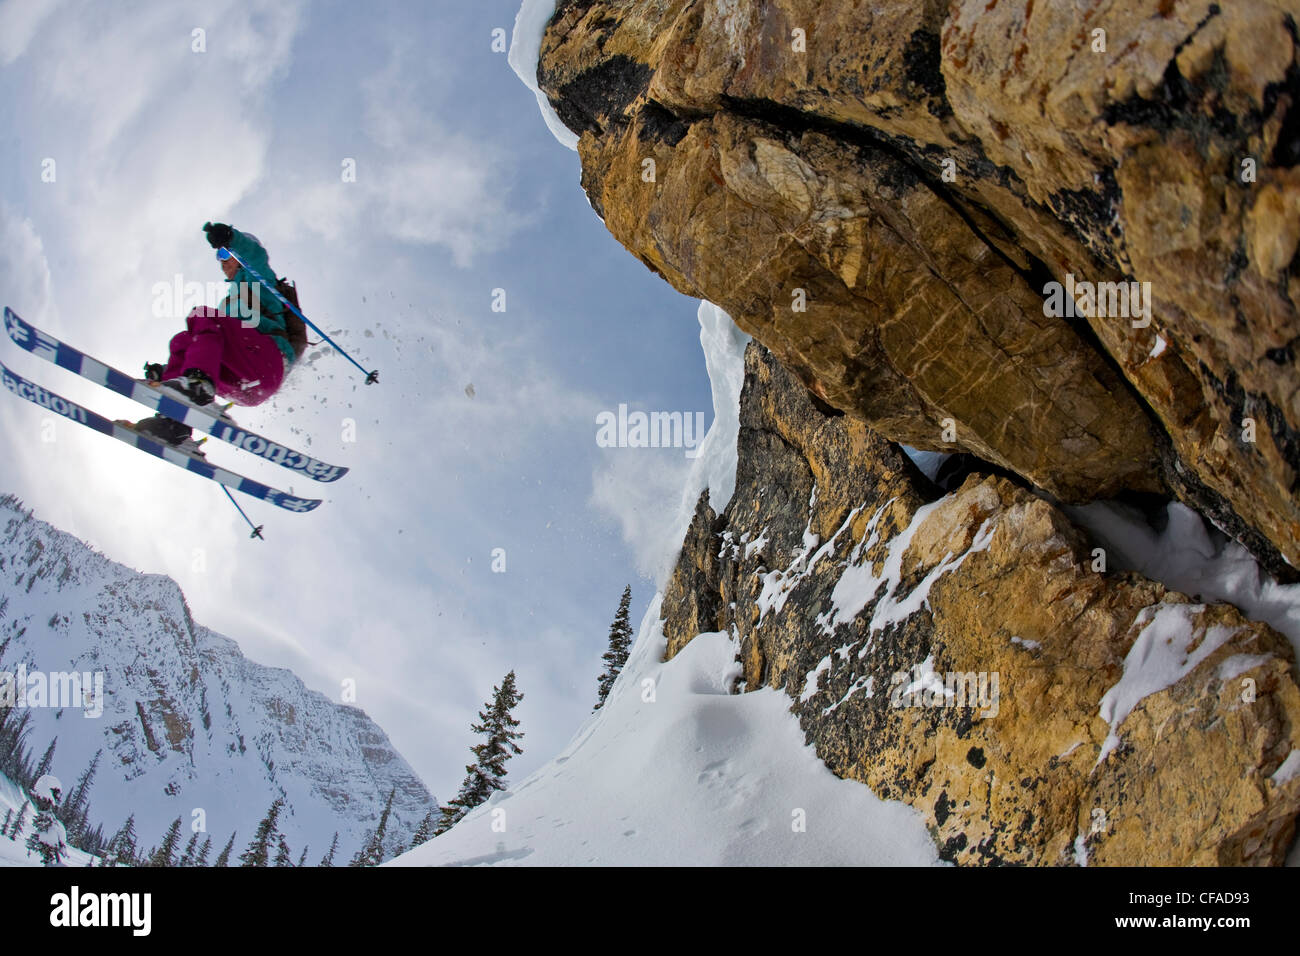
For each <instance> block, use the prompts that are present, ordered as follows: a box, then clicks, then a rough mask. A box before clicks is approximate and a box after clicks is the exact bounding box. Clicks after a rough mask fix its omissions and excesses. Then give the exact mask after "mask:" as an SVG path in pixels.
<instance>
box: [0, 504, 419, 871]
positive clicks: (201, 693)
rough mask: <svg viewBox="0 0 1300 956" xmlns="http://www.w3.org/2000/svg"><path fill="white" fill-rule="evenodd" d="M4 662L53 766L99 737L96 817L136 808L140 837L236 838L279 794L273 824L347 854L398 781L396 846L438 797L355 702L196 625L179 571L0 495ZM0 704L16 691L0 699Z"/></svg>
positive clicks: (144, 841)
mask: <svg viewBox="0 0 1300 956" xmlns="http://www.w3.org/2000/svg"><path fill="white" fill-rule="evenodd" d="M0 672H3V673H7V674H11V675H13V677H12V679H11V680H10V681H9V682H8V686H9V687H10V688H11V690H10V691H9V693H11V694H12V696H13V698H14V699H13V705H14V706H17V707H19V708H26V709H27V710H29V711H30V713H31V733H30V735H29V737H28V746H29V748H30V749H31V750H32V751H34V752H35V753H36V754H38V755H39V754H40V753H41V752H42V751H43V750H44V749H45V748H46V746H47V745H48V743H49V742H50V741H51V740H53V739H54V738H55V737H57V738H58V745H57V749H56V753H55V755H54V758H53V761H52V767H51V770H52V772H55V773H57V774H58V775H59V776H60V777H61V778H62V779H64V780H69V779H74V780H75V779H76V777H77V775H78V774H80V773H81V772H82V771H83V770H84V769H85V768H86V767H87V766H88V765H89V763H90V761H91V760H92V758H93V757H94V755H95V753H96V751H99V750H102V751H103V757H102V759H101V761H100V766H99V770H98V774H97V776H96V778H95V782H94V788H93V791H92V794H91V814H90V816H91V820H92V822H95V823H100V824H102V826H103V828H104V831H105V832H106V833H109V834H111V833H112V832H114V831H115V830H116V829H117V828H118V827H120V826H121V825H122V823H123V822H124V821H125V820H126V818H127V817H128V816H129V815H130V814H132V813H134V814H135V818H136V827H137V830H138V833H139V839H140V845H141V846H142V847H148V846H149V845H151V844H153V843H156V842H157V841H158V840H159V839H160V838H161V836H162V835H163V833H164V832H165V831H166V829H167V828H168V826H169V825H170V824H171V822H172V821H173V820H174V819H175V818H176V817H178V816H179V817H181V818H182V821H183V823H184V824H185V825H186V827H187V828H188V827H191V826H192V825H194V823H195V821H202V823H203V825H204V826H205V828H206V830H207V832H208V833H209V834H210V835H211V836H212V838H213V842H214V843H215V844H216V845H218V846H221V845H224V843H225V842H226V840H227V839H228V838H229V835H230V833H231V832H232V831H234V832H236V841H235V842H236V848H237V849H242V847H243V846H244V845H246V844H247V842H248V840H249V839H250V838H251V837H252V835H253V831H254V829H255V828H256V826H257V824H258V822H259V821H260V820H261V819H262V817H263V816H264V815H265V814H266V812H267V809H268V808H269V807H270V805H271V803H272V802H273V801H274V800H275V799H276V798H277V797H282V798H283V799H284V800H285V808H284V812H283V813H282V815H281V818H280V829H281V831H282V832H283V833H284V834H285V836H286V838H287V840H288V843H289V845H290V846H291V847H292V848H293V850H294V852H295V854H297V853H298V852H299V851H300V850H301V849H302V848H303V847H306V846H308V845H310V847H311V852H310V855H309V860H310V862H313V863H314V862H316V861H318V860H319V859H320V858H321V856H323V855H324V852H325V850H326V849H327V848H328V847H329V845H330V841H331V838H332V836H333V834H334V832H335V831H338V833H339V850H338V853H337V854H336V857H335V862H336V863H346V862H347V860H348V859H349V858H350V857H351V855H352V854H353V853H354V852H355V850H356V848H357V847H359V846H360V845H361V844H362V842H363V841H364V840H365V838H366V836H367V833H368V831H369V830H370V829H371V828H373V827H374V826H375V825H376V824H377V822H378V820H379V816H380V813H381V811H382V809H383V806H384V802H385V800H386V799H387V797H388V794H389V792H390V791H393V792H394V793H395V796H394V800H393V812H392V817H393V819H392V820H391V822H390V825H389V827H388V831H387V832H388V836H389V844H390V846H391V847H392V848H395V847H396V846H397V845H398V844H400V843H404V842H408V841H409V837H410V835H411V834H412V833H413V832H414V830H415V829H416V827H417V826H418V825H419V823H420V820H421V819H422V818H423V817H424V816H425V815H426V814H427V813H428V812H429V811H431V810H434V809H435V808H436V806H437V801H436V800H435V799H434V797H433V796H432V795H431V794H430V793H429V791H428V790H427V789H426V788H425V786H424V784H423V783H422V782H421V781H420V779H419V778H418V777H417V776H416V775H415V773H414V772H413V771H412V770H411V768H410V766H409V765H408V764H407V763H406V761H405V760H404V759H403V758H402V756H401V755H400V754H399V753H398V752H397V751H396V750H395V749H394V747H393V745H392V743H391V742H390V741H389V739H388V737H387V735H386V734H385V733H384V731H383V730H382V729H381V728H380V727H379V726H378V725H376V724H375V723H374V722H373V721H372V720H370V718H369V717H367V716H366V714H365V713H364V712H363V711H361V710H360V709H358V708H356V707H352V706H348V705H346V704H340V703H335V702H333V701H331V700H329V699H327V698H326V697H325V696H324V695H323V694H321V693H318V692H316V691H312V690H309V689H308V688H307V687H306V686H305V685H304V684H303V683H302V681H301V680H299V679H298V678H297V677H296V676H294V674H293V673H292V672H291V671H288V670H285V669H283V668H273V667H266V666H263V665H261V664H257V663H255V662H253V661H250V660H248V659H247V658H246V657H244V656H243V654H242V653H241V652H240V650H239V646H238V645H237V644H236V643H235V642H234V641H233V640H231V639H229V638H227V637H224V636H222V635H220V634H216V633H214V632H212V631H210V630H208V629H207V628H205V627H203V626H202V625H200V624H197V623H196V622H195V621H194V619H193V617H192V616H191V614H190V609H189V606H188V605H187V604H186V601H185V596H184V594H183V593H182V592H181V589H180V587H179V586H178V585H177V584H176V582H175V581H173V580H171V579H170V578H168V577H165V576H163V575H158V574H141V573H139V572H136V571H133V570H132V569H130V568H127V567H124V566H123V565H120V564H117V563H115V562H113V561H111V560H109V559H107V558H106V557H104V556H103V555H101V554H99V553H97V552H95V551H94V550H92V549H91V548H90V547H88V546H87V545H85V544H84V543H83V542H81V541H80V540H78V539H77V538H75V537H73V536H71V535H69V534H66V533H64V532H61V531H58V530H56V529H54V528H52V527H50V526H49V525H48V524H46V523H44V522H42V521H39V520H36V519H35V518H33V517H32V516H31V514H30V513H28V512H26V511H24V510H23V509H22V508H21V507H20V506H19V505H18V504H17V502H16V501H14V500H13V499H12V498H8V497H6V498H0ZM0 703H9V701H7V700H4V699H3V697H0Z"/></svg>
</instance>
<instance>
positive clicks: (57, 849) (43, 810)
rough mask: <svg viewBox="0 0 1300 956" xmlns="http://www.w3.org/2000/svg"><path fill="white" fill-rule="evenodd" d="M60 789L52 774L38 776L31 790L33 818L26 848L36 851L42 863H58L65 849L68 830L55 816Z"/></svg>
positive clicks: (66, 848) (53, 864)
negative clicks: (33, 807)
mask: <svg viewBox="0 0 1300 956" xmlns="http://www.w3.org/2000/svg"><path fill="white" fill-rule="evenodd" d="M62 790H63V786H62V784H60V783H59V781H58V780H57V779H56V778H54V777H52V776H50V777H46V778H45V779H40V778H37V781H36V785H35V786H34V787H33V788H32V790H31V798H32V802H33V803H34V804H36V818H35V819H34V820H33V821H32V833H31V836H29V837H28V838H27V849H28V851H29V852H34V853H37V854H38V855H39V856H40V858H41V863H43V864H44V865H45V866H57V865H58V864H59V863H60V862H61V861H62V860H63V855H64V854H65V853H66V852H67V850H68V834H67V831H66V830H65V829H64V827H63V824H62V823H61V822H60V821H59V819H58V817H56V816H55V815H54V811H55V808H56V807H57V806H58V805H59V798H60V797H61V795H62Z"/></svg>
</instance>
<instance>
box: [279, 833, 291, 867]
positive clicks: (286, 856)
mask: <svg viewBox="0 0 1300 956" xmlns="http://www.w3.org/2000/svg"><path fill="white" fill-rule="evenodd" d="M279 837H280V840H279V845H278V846H277V847H276V851H275V865H276V866H293V856H292V855H291V854H290V853H289V844H288V843H286V842H285V839H284V834H283V833H281V834H279Z"/></svg>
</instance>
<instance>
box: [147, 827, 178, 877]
mask: <svg viewBox="0 0 1300 956" xmlns="http://www.w3.org/2000/svg"><path fill="white" fill-rule="evenodd" d="M180 842H181V818H180V817H177V818H176V819H175V820H173V821H172V825H171V826H169V827H168V828H167V832H166V834H164V835H163V841H162V843H161V844H160V845H159V846H158V848H157V849H156V850H154V851H153V854H152V855H151V856H150V857H149V865H150V866H175V865H176V844H178V843H180Z"/></svg>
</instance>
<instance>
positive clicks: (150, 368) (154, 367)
mask: <svg viewBox="0 0 1300 956" xmlns="http://www.w3.org/2000/svg"><path fill="white" fill-rule="evenodd" d="M165 371H166V369H164V368H163V367H162V366H161V365H159V364H158V363H157V362H145V363H144V377H145V379H146V380H147V381H150V382H161V381H162V377H163V372H165Z"/></svg>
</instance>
